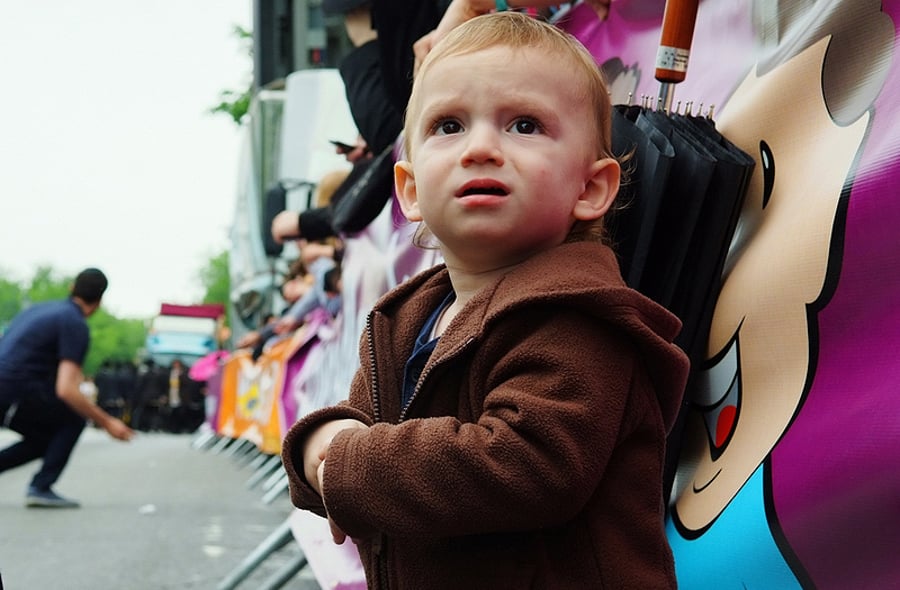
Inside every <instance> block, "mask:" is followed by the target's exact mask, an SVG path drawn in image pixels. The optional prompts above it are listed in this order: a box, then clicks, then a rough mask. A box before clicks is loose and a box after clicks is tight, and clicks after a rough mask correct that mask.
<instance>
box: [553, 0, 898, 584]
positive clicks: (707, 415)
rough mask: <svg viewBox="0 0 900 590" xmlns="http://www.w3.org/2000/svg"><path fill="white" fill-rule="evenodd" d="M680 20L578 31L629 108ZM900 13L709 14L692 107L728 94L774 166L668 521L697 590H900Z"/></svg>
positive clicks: (650, 12) (611, 20) (756, 181)
mask: <svg viewBox="0 0 900 590" xmlns="http://www.w3.org/2000/svg"><path fill="white" fill-rule="evenodd" d="M661 14H662V10H661V3H658V2H639V1H637V0H635V1H628V0H620V1H617V2H613V3H612V4H611V6H610V15H609V17H608V18H607V20H606V22H604V23H602V24H598V23H596V22H595V21H596V19H593V21H592V20H591V19H590V18H579V15H577V14H573V15H572V16H571V17H570V19H569V20H568V21H566V20H563V21H562V23H561V26H563V28H567V29H568V30H570V32H572V33H573V34H575V35H576V36H578V37H579V38H581V39H582V40H583V41H584V42H585V44H586V45H587V46H588V47H589V49H591V50H592V52H593V53H594V55H595V56H597V58H598V61H600V62H601V63H603V62H607V61H608V60H610V59H612V58H616V60H617V62H619V63H621V64H624V66H625V67H624V68H623V69H622V72H623V73H624V74H625V76H624V77H620V78H617V79H615V80H613V83H612V84H613V89H614V91H615V92H616V94H617V96H616V97H614V98H616V99H618V100H622V99H623V97H622V95H623V93H631V94H632V95H633V96H640V95H642V94H648V95H654V93H655V92H656V87H658V84H657V85H656V86H654V84H653V80H652V71H653V68H652V63H653V61H652V60H653V58H654V57H655V50H654V48H653V47H652V44H654V43H658V39H659V37H658V28H659V24H660V20H661ZM584 16H586V15H584V14H583V15H581V17H584ZM587 16H589V15H587ZM898 16H900V2H888V1H885V2H883V3H882V2H878V1H869V0H818V1H815V0H804V1H801V0H796V1H793V2H785V1H780V2H776V1H774V0H757V1H754V2H735V1H734V0H705V1H704V2H702V3H701V5H700V10H699V13H698V20H697V27H696V29H695V37H694V45H693V48H692V52H691V65H690V67H689V70H688V79H687V80H686V81H685V83H684V85H683V87H681V86H680V87H679V89H678V90H676V96H678V95H680V96H681V97H683V98H684V97H688V96H690V97H691V99H692V100H697V101H699V100H703V99H706V100H708V101H709V102H715V103H716V104H717V105H718V106H717V112H718V113H720V115H718V116H717V117H716V119H717V127H718V128H719V130H720V131H722V133H723V134H724V135H725V136H726V137H727V138H728V139H729V140H730V141H732V142H734V143H735V144H736V145H738V146H739V147H741V148H742V149H743V150H744V151H746V152H747V153H748V154H750V155H752V156H753V157H754V158H755V160H756V163H757V166H756V169H755V172H754V176H753V178H752V180H751V187H750V189H749V193H748V195H747V198H746V201H745V204H744V209H743V211H742V214H741V218H740V222H739V226H738V230H737V232H736V235H735V239H734V241H733V243H732V247H731V250H730V252H729V258H728V261H727V263H726V269H725V274H724V276H723V287H722V290H721V292H720V294H719V297H718V301H717V303H716V307H715V312H714V315H713V320H712V326H711V330H710V335H709V342H708V347H707V358H708V360H707V361H706V362H705V363H703V364H702V366H700V367H695V369H696V371H695V376H694V379H693V380H692V385H691V387H690V388H689V392H688V397H689V400H690V408H689V411H688V415H687V417H686V422H685V431H684V437H683V439H682V440H681V448H680V449H678V452H679V463H678V473H677V477H676V481H675V486H674V488H673V491H672V504H671V506H670V511H669V518H668V522H667V527H668V532H669V539H670V542H671V543H672V547H673V551H674V554H675V558H676V569H677V573H678V579H679V585H680V587H682V588H716V589H719V588H758V589H771V588H779V589H781V588H888V587H897V585H898V584H900V563H898V560H897V559H896V553H897V548H898V547H900V451H898V450H897V449H898V448H900V446H898V444H897V443H898V442H900V395H898V394H897V391H896V390H897V387H898V386H896V385H894V383H895V382H896V380H895V379H892V377H896V375H897V373H898V372H900V363H898V360H897V356H896V352H893V351H895V350H896V344H894V341H895V340H896V339H897V338H898V336H900V329H898V328H900V326H898V324H897V320H898V319H900V317H898V311H896V310H895V302H897V301H900V293H898V291H900V272H898V271H897V270H896V269H897V262H898V261H900V239H898V238H897V236H898V235H900V232H898V231H897V230H896V228H897V223H898V222H900V199H898V198H897V180H896V175H898V174H900V163H898V150H900V140H898V138H897V137H896V134H894V135H891V133H890V130H891V129H892V128H893V127H894V126H895V125H896V124H897V123H898V116H900V113H898V101H900V98H898V97H900V95H898V94H897V91H898V89H897V85H898V77H897V74H898V72H897V70H898V64H897V61H898V60H897V57H896V56H895V46H896V40H895V39H896V33H895V28H896V25H895V23H897V22H900V19H898ZM723 31H724V32H726V34H728V35H730V37H731V38H730V39H728V40H725V39H723V38H722V35H723ZM654 34H655V38H654ZM648 38H650V39H652V41H648ZM641 52H643V55H642V54H641ZM709 52H712V55H710V54H709ZM741 56H743V57H741ZM723 58H724V59H723ZM698 63H700V64H702V65H698ZM643 72H647V73H649V74H643V75H642V73H643ZM648 77H650V78H651V79H650V80H648ZM694 80H697V81H696V82H694V83H693V84H691V82H692V81H694Z"/></svg>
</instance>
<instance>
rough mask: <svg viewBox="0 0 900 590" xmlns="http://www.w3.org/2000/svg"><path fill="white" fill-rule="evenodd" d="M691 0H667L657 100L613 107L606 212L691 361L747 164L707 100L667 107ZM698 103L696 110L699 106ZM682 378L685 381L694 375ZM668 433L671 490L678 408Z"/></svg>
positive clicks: (681, 69) (692, 13)
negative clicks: (618, 191) (678, 326)
mask: <svg viewBox="0 0 900 590" xmlns="http://www.w3.org/2000/svg"><path fill="white" fill-rule="evenodd" d="M698 4H699V0H667V2H666V8H665V13H664V16H663V26H662V32H661V36H660V48H659V52H658V54H657V60H656V65H657V68H656V73H655V74H656V79H657V80H659V81H660V83H661V84H660V93H659V97H658V99H657V100H656V101H655V102H656V104H655V105H654V104H650V102H649V101H645V104H642V105H641V106H634V105H618V106H617V107H616V108H615V109H614V113H613V149H614V150H616V153H619V154H631V160H630V162H629V170H628V171H629V173H630V178H629V181H628V182H627V183H626V184H625V185H624V187H623V190H622V198H623V201H622V202H623V203H624V206H623V208H621V209H619V210H617V211H616V212H615V213H614V214H613V216H611V219H610V232H611V235H612V237H613V240H614V242H615V243H616V247H617V252H618V253H619V256H620V264H621V266H622V276H623V277H624V278H625V280H626V282H627V283H628V285H629V286H631V287H633V288H635V289H637V290H639V291H641V292H642V293H644V294H645V295H647V296H648V297H650V298H652V299H654V300H655V301H657V302H658V303H660V304H661V305H663V306H665V307H667V308H668V309H669V310H671V311H672V312H673V313H675V314H676V315H677V316H678V317H679V318H680V319H681V321H682V324H683V327H682V330H681V333H680V334H679V336H678V338H677V339H676V344H678V345H679V346H680V347H681V348H682V349H683V350H684V351H685V352H686V353H687V355H688V356H689V357H690V359H691V362H692V366H693V367H698V366H699V365H700V363H701V362H702V361H703V360H704V357H705V352H706V351H705V345H706V342H707V340H708V335H709V326H710V322H711V320H712V314H713V310H714V308H715V303H716V298H717V297H718V294H719V290H720V288H721V284H722V272H723V269H724V266H725V259H726V256H727V254H728V248H729V246H730V244H731V240H732V238H733V236H734V231H735V228H736V225H737V219H738V214H739V212H740V210H741V206H742V204H743V201H744V197H745V195H746V192H747V187H748V184H749V180H750V176H751V174H752V172H753V168H754V165H755V164H754V161H753V159H752V158H751V157H750V156H749V155H748V154H746V153H745V152H743V151H741V150H740V149H739V148H738V147H736V146H735V145H734V144H732V143H731V142H729V141H728V139H727V138H725V137H723V136H722V134H721V133H719V132H718V131H717V130H716V127H715V122H714V121H713V119H712V110H713V109H712V108H710V109H709V111H708V112H707V113H706V114H703V113H699V114H697V115H695V114H694V113H693V112H692V111H693V108H692V107H691V106H688V107H687V108H686V112H684V113H679V112H677V111H679V110H681V109H680V106H679V107H676V108H675V109H673V108H672V103H673V94H674V85H675V84H677V83H679V82H681V81H683V80H684V79H685V76H686V72H687V62H688V56H689V55H690V47H691V42H692V37H693V34H694V21H695V19H696V16H697V8H698ZM701 110H702V108H701ZM694 371H695V370H692V375H691V377H689V383H688V389H689V390H690V388H691V383H692V382H693V374H694ZM688 399H689V398H688V396H685V400H684V401H683V403H682V412H681V414H680V415H679V417H678V419H677V420H676V423H675V425H674V427H673V429H672V431H671V432H670V433H669V437H668V448H667V455H666V465H665V473H664V485H665V492H666V494H668V493H669V490H670V489H671V484H672V480H673V478H674V473H675V467H676V460H677V456H678V452H679V448H680V443H681V436H682V431H683V423H684V415H685V411H684V409H685V408H686V406H687V401H688Z"/></svg>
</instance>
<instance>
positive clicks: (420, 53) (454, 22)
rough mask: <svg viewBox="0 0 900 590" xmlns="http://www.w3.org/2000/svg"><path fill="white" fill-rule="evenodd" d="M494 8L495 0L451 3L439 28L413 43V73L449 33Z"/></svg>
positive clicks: (471, 0)
mask: <svg viewBox="0 0 900 590" xmlns="http://www.w3.org/2000/svg"><path fill="white" fill-rule="evenodd" d="M493 7H494V2H493V0H453V1H452V2H450V6H448V7H447V10H446V11H444V16H442V17H441V22H440V23H438V26H437V28H436V29H435V30H433V31H431V32H430V33H428V34H427V35H425V36H424V37H422V38H421V39H419V40H418V41H416V42H415V43H413V53H414V54H415V56H416V59H415V65H414V68H413V73H415V72H418V71H419V66H421V65H422V62H423V61H424V60H425V56H426V55H428V52H429V51H431V49H432V48H433V47H434V46H435V45H436V44H437V42H438V41H440V40H441V39H443V38H444V37H445V36H446V35H447V33H449V32H450V31H452V30H453V29H455V28H456V27H458V26H459V25H461V24H463V23H464V22H466V21H467V20H469V19H472V18H475V17H476V16H479V15H481V14H486V13H488V12H490V11H491V9H492V8H493Z"/></svg>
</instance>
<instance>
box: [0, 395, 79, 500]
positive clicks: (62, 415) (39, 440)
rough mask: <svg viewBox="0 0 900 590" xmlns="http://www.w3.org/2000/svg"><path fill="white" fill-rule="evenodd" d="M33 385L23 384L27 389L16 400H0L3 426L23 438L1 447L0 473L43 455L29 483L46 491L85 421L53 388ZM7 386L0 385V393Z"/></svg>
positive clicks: (66, 458) (55, 477)
mask: <svg viewBox="0 0 900 590" xmlns="http://www.w3.org/2000/svg"><path fill="white" fill-rule="evenodd" d="M36 385H37V384H34V383H29V384H22V385H21V387H22V388H23V389H25V390H26V391H23V392H22V393H23V395H22V396H21V398H20V399H19V401H18V402H16V403H4V402H3V401H0V420H3V426H5V427H6V428H9V429H10V430H13V431H15V432H18V433H19V434H21V435H22V437H23V438H22V440H21V441H19V442H17V443H13V444H12V445H10V446H9V447H6V448H5V449H3V450H0V473H2V472H4V471H6V470H7V469H12V468H14V467H19V466H20V465H24V464H26V463H28V462H30V461H34V460H35V459H40V458H41V457H43V459H44V461H43V465H41V468H40V470H39V471H38V472H37V473H36V474H35V476H34V478H33V479H32V480H31V486H32V487H34V488H37V489H39V490H49V489H50V486H52V485H53V484H54V483H56V480H58V479H59V477H60V475H62V472H63V469H64V468H65V467H66V464H67V463H68V462H69V457H70V456H71V454H72V450H73V449H74V448H75V444H76V443H77V442H78V437H79V436H81V433H82V431H84V427H85V420H84V418H82V417H81V416H79V415H78V414H76V413H75V412H73V411H72V410H71V408H69V406H67V405H66V404H65V403H64V402H63V401H62V400H60V399H59V398H58V397H56V393H55V392H54V391H53V390H52V387H50V388H47V387H39V386H36ZM8 386H11V384H9V383H6V384H2V385H0V394H2V393H3V391H2V389H5V388H7V387H8ZM48 389H49V390H48ZM7 393H8V390H7Z"/></svg>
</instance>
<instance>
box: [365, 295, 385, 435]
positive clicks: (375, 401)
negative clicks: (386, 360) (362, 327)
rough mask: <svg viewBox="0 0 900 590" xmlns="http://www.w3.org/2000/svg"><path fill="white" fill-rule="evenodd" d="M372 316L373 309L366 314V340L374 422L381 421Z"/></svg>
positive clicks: (373, 314)
mask: <svg viewBox="0 0 900 590" xmlns="http://www.w3.org/2000/svg"><path fill="white" fill-rule="evenodd" d="M374 316H375V312H374V311H372V312H369V315H368V316H366V340H367V341H368V344H369V371H370V373H369V375H370V377H371V378H372V418H373V421H374V422H381V396H380V395H379V392H378V371H377V369H376V368H375V330H374V328H373V327H372V318H373V317H374Z"/></svg>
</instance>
